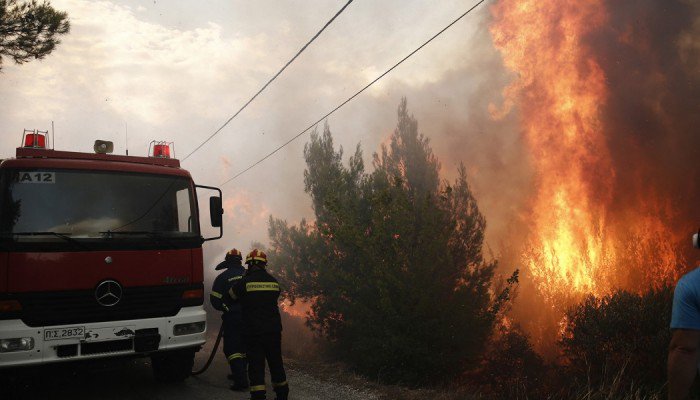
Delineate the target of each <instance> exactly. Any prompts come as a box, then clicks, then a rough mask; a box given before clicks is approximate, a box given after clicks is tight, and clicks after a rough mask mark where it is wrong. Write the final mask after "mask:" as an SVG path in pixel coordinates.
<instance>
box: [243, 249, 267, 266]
mask: <svg viewBox="0 0 700 400" xmlns="http://www.w3.org/2000/svg"><path fill="white" fill-rule="evenodd" d="M254 261H259V262H261V263H263V264H267V254H265V253H264V252H262V251H260V250H258V249H254V250H253V251H251V252H250V253H248V256H247V257H246V258H245V263H246V264H250V263H252V262H254Z"/></svg>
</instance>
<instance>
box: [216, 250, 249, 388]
mask: <svg viewBox="0 0 700 400" xmlns="http://www.w3.org/2000/svg"><path fill="white" fill-rule="evenodd" d="M241 260H242V255H241V252H240V251H238V250H236V249H232V250H230V251H229V252H228V253H226V257H225V259H224V261H223V262H221V263H220V264H219V265H217V266H216V268H215V269H216V270H217V271H219V270H222V269H223V270H224V271H223V272H222V273H220V274H219V276H217V277H216V279H215V280H214V285H213V287H212V290H211V295H210V301H211V305H212V306H214V308H216V309H217V310H219V311H221V312H222V314H221V320H222V321H221V322H222V324H223V328H224V355H225V356H226V359H227V360H228V363H229V366H230V368H231V374H230V375H229V376H228V378H229V379H230V380H232V381H233V384H232V385H231V390H236V391H243V390H246V389H248V376H247V374H246V368H247V362H246V353H245V344H244V343H243V316H242V313H241V305H240V304H238V303H235V302H233V301H231V299H230V298H229V297H228V295H226V294H227V292H228V290H229V289H230V288H231V287H232V286H233V285H234V284H235V283H236V282H238V281H239V280H241V278H243V274H244V273H245V268H243V264H242V263H241Z"/></svg>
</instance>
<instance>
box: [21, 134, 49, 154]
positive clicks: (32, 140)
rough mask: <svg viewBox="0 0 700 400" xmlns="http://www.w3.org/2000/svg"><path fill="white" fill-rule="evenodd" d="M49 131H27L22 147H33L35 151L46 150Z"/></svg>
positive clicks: (23, 135) (23, 136) (23, 137)
mask: <svg viewBox="0 0 700 400" xmlns="http://www.w3.org/2000/svg"><path fill="white" fill-rule="evenodd" d="M48 137H49V131H40V130H37V129H25V130H24V133H23V134H22V145H21V147H31V148H35V149H45V148H46V142H47V141H48Z"/></svg>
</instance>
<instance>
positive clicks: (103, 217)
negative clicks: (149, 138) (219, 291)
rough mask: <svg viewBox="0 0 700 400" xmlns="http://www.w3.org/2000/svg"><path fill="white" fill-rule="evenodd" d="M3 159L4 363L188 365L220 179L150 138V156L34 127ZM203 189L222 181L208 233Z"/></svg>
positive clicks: (200, 324) (0, 351)
mask: <svg viewBox="0 0 700 400" xmlns="http://www.w3.org/2000/svg"><path fill="white" fill-rule="evenodd" d="M29 132H30V133H26V132H25V134H24V135H23V138H22V147H20V148H17V151H16V157H15V158H12V159H5V160H2V162H0V373H2V370H3V369H6V368H16V367H24V366H32V365H39V364H47V363H59V362H69V361H75V360H86V359H95V358H102V357H124V356H148V357H150V358H151V361H152V363H151V364H152V367H153V372H154V376H155V377H156V379H159V380H163V381H177V380H183V379H185V378H186V377H188V376H189V375H190V372H191V369H192V364H193V361H194V355H195V352H196V351H198V350H199V349H200V348H201V346H202V345H203V344H204V342H205V333H206V332H205V331H206V314H205V311H204V309H203V307H202V304H203V297H204V290H203V289H204V288H203V280H204V279H203V278H204V275H203V257H202V244H203V242H204V241H205V240H212V239H218V238H220V237H221V235H222V233H223V232H222V228H221V226H222V224H221V214H222V213H223V210H222V209H221V191H220V190H219V189H217V188H213V187H207V186H199V185H195V184H194V182H193V181H192V177H191V176H190V173H189V172H187V171H186V170H184V169H182V168H180V162H179V161H178V160H177V159H174V158H170V154H171V144H169V143H165V142H152V143H151V146H150V147H149V156H148V157H134V156H122V155H113V154H107V153H109V152H111V148H112V147H113V146H112V144H111V143H110V142H102V141H97V142H96V144H95V153H79V152H68V151H56V150H53V149H48V148H46V147H47V146H46V145H47V144H48V136H49V135H48V133H37V132H35V131H29ZM197 189H200V190H210V191H211V190H213V191H216V192H218V193H216V192H210V194H215V195H214V196H211V197H210V198H209V202H210V204H209V206H210V212H209V214H210V219H211V225H212V226H214V227H217V228H219V232H218V233H219V234H218V236H214V237H211V238H206V239H205V238H203V237H202V234H201V233H200V224H199V222H200V215H199V207H198V201H197Z"/></svg>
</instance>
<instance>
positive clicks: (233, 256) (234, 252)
mask: <svg viewBox="0 0 700 400" xmlns="http://www.w3.org/2000/svg"><path fill="white" fill-rule="evenodd" d="M242 259H243V255H242V254H241V251H240V250H238V249H231V250H229V251H228V252H227V253H226V261H228V260H239V261H240V260H242Z"/></svg>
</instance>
